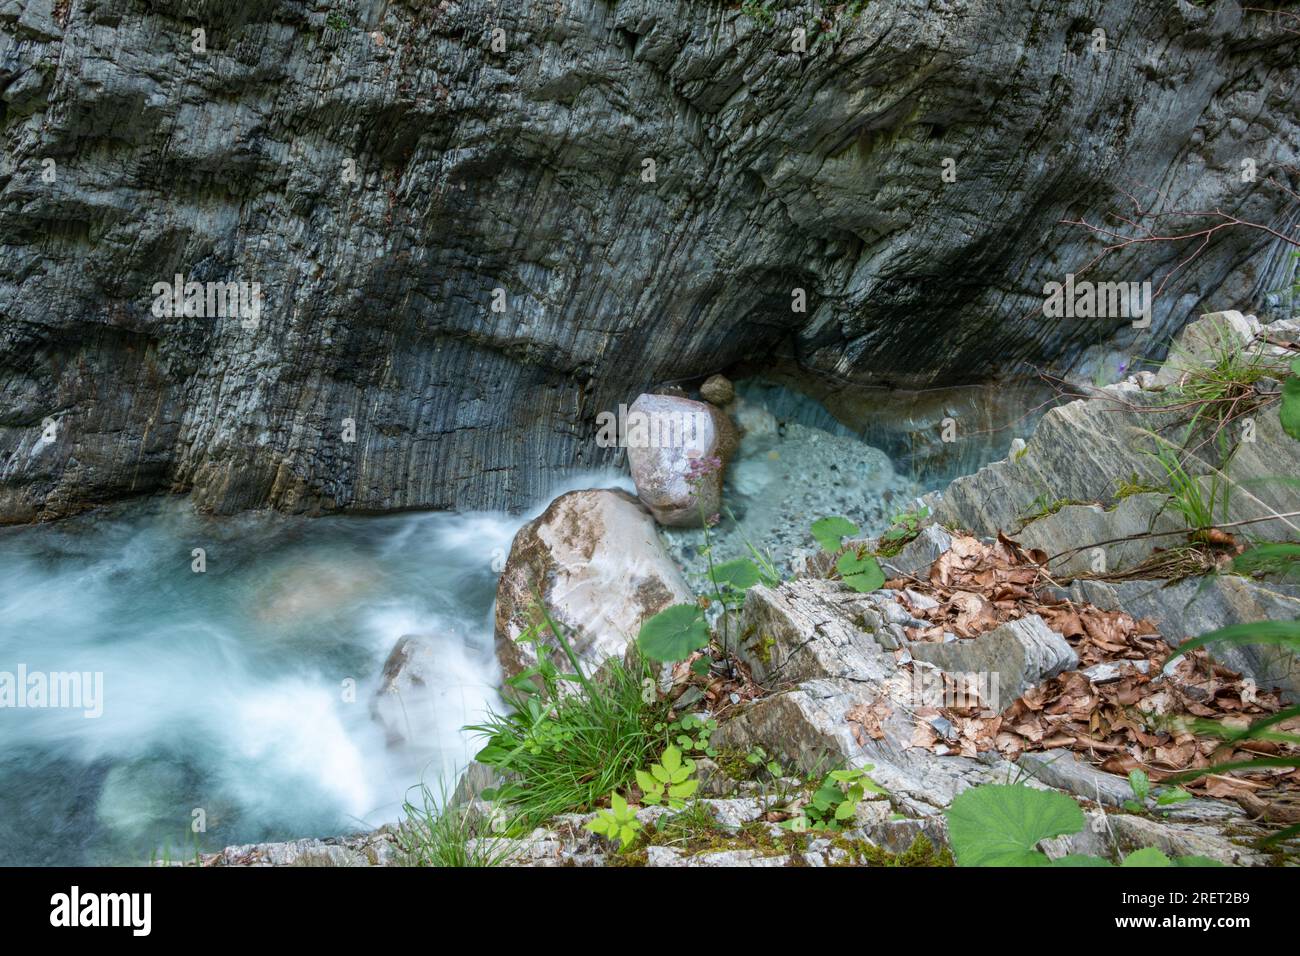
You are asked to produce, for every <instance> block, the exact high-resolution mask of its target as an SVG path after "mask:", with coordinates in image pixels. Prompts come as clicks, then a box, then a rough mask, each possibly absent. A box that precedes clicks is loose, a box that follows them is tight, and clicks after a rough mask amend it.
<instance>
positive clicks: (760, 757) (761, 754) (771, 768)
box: [745, 744, 782, 777]
mask: <svg viewBox="0 0 1300 956" xmlns="http://www.w3.org/2000/svg"><path fill="white" fill-rule="evenodd" d="M745 763H747V764H749V765H750V766H751V767H753V768H756V769H758V768H761V769H763V770H766V771H767V772H768V773H769V774H771V775H772V776H773V777H779V776H781V773H782V769H781V764H780V763H779V762H778V761H777V760H776V759H775V758H772V757H769V756H768V755H767V751H766V750H764V749H763V748H762V747H760V746H758V745H757V744H755V745H754V747H753V748H752V749H751V750H750V751H749V753H747V754H745Z"/></svg>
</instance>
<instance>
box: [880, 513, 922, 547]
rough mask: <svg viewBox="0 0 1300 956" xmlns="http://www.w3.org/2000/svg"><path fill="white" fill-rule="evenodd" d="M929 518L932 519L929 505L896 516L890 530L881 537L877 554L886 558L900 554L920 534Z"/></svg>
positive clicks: (892, 520)
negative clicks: (923, 524)
mask: <svg viewBox="0 0 1300 956" xmlns="http://www.w3.org/2000/svg"><path fill="white" fill-rule="evenodd" d="M928 517H930V508H929V506H928V505H922V506H921V507H920V508H913V509H912V510H911V511H902V512H899V513H898V514H896V515H894V517H893V518H892V519H891V520H890V527H889V529H888V530H887V531H885V533H884V534H882V535H881V536H880V541H879V542H877V544H876V553H877V554H883V555H884V556H885V557H892V556H893V555H895V554H898V552H899V551H901V550H902V549H903V546H904V545H905V544H907V542H909V541H911V540H912V539H913V538H915V537H916V536H917V535H918V534H920V532H921V524H922V523H923V522H924V521H925V519H926V518H928Z"/></svg>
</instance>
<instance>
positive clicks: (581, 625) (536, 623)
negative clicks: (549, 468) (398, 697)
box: [496, 489, 695, 677]
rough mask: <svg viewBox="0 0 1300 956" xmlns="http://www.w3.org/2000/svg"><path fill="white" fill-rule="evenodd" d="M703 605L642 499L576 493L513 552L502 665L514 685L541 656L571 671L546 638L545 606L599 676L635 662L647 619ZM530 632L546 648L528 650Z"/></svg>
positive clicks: (500, 597)
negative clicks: (608, 666)
mask: <svg viewBox="0 0 1300 956" xmlns="http://www.w3.org/2000/svg"><path fill="white" fill-rule="evenodd" d="M694 599H695V596H694V595H693V594H692V592H691V590H690V588H689V587H687V585H686V582H685V580H683V578H682V575H681V572H680V571H678V570H677V567H676V566H675V565H674V564H673V563H672V561H671V560H670V559H669V558H668V555H667V554H666V553H665V552H664V549H663V545H662V544H661V543H660V541H659V537H658V533H657V531H656V530H655V523H654V520H653V519H652V518H651V517H650V514H649V512H647V511H646V510H645V508H643V507H642V506H641V505H640V504H639V503H638V502H637V501H636V499H635V498H633V497H632V496H631V495H629V494H627V493H626V492H623V491H617V490H609V489H589V490H586V491H571V492H569V493H568V494H564V495H561V496H560V497H558V498H556V499H555V500H554V501H553V502H551V504H550V506H549V507H548V508H547V509H546V511H544V512H543V513H542V515H541V516H540V517H538V518H537V519H536V520H534V521H531V522H529V523H528V524H526V525H525V526H524V527H523V528H521V529H520V530H519V533H518V534H516V535H515V539H514V542H513V543H512V544H511V546H510V555H509V557H508V558H507V559H506V566H505V570H504V571H503V572H502V573H501V580H500V583H499V584H498V585H497V603H496V651H497V659H498V660H499V661H500V663H501V666H502V668H503V669H504V671H505V673H506V676H507V677H511V676H514V675H515V674H518V673H519V672H520V671H523V670H526V669H527V668H529V667H532V666H534V665H535V664H536V663H537V647H539V646H541V647H545V648H547V649H548V651H549V652H550V653H551V657H552V660H554V662H555V663H556V665H557V666H559V667H561V668H562V669H564V670H566V671H568V670H570V669H571V666H570V664H569V662H568V661H567V660H566V659H565V657H564V654H563V651H562V649H561V648H560V647H559V646H558V644H557V643H556V642H555V640H554V638H553V637H552V636H550V635H549V634H547V633H544V631H545V625H544V623H543V618H542V615H541V613H540V610H539V608H538V606H537V602H538V601H539V600H540V601H541V603H542V605H544V606H545V608H546V610H547V612H548V613H549V614H550V615H551V618H552V619H553V620H554V621H555V623H556V624H557V625H558V626H560V627H561V628H563V629H564V631H565V633H566V636H567V638H568V640H569V641H570V642H571V644H572V647H573V650H574V653H575V654H576V655H577V657H578V660H579V662H580V663H581V665H582V667H583V669H584V671H586V672H588V673H593V672H595V671H596V669H598V668H599V667H600V665H601V664H602V663H604V662H605V661H606V660H608V659H609V658H611V657H617V658H622V657H623V656H624V655H625V654H626V652H627V650H628V646H629V645H630V644H631V643H632V642H633V641H635V640H636V636H637V633H638V631H639V630H640V628H641V622H642V621H644V620H645V619H646V618H648V617H652V616H653V615H655V614H657V613H659V612H660V611H662V610H663V609H664V608H666V607H668V606H670V605H673V604H682V603H686V602H690V601H693V600H694ZM530 628H539V633H540V638H541V643H540V644H532V643H520V642H519V640H518V638H519V637H520V635H522V634H523V633H524V632H525V631H527V630H529V629H530Z"/></svg>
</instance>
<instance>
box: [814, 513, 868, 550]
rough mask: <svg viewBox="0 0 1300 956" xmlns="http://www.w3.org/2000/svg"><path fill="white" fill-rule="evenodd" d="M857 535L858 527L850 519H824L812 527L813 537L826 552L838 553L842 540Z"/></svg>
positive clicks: (815, 522)
mask: <svg viewBox="0 0 1300 956" xmlns="http://www.w3.org/2000/svg"><path fill="white" fill-rule="evenodd" d="M857 533H858V526H857V525H855V524H854V523H853V522H852V521H850V520H849V519H848V518H822V519H821V520H820V521H814V522H813V526H812V534H813V537H814V538H816V539H817V543H818V544H820V545H821V546H822V549H823V550H826V551H838V550H839V549H840V541H841V540H842V539H844V538H846V537H848V536H849V535H851V534H857Z"/></svg>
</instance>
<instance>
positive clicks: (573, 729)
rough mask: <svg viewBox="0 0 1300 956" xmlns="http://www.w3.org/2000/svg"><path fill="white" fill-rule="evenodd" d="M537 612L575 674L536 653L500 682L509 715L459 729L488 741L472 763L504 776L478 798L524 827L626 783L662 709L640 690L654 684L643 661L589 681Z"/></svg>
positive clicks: (645, 757) (651, 747) (651, 742)
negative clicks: (503, 683) (523, 667)
mask: <svg viewBox="0 0 1300 956" xmlns="http://www.w3.org/2000/svg"><path fill="white" fill-rule="evenodd" d="M542 614H543V616H544V618H545V626H546V627H547V628H548V630H549V631H550V633H551V634H552V635H553V637H554V638H555V639H556V640H557V641H558V642H559V644H560V646H561V647H562V648H563V650H564V652H565V654H566V656H568V658H569V660H570V662H571V664H572V666H573V670H574V673H561V672H560V671H559V669H558V668H557V667H556V666H555V665H554V664H553V663H552V662H551V660H550V657H549V655H548V654H546V653H539V655H538V664H537V665H536V666H534V667H532V668H529V669H528V670H526V671H524V672H523V673H521V674H519V675H517V676H516V677H513V678H511V679H510V680H509V681H507V685H506V686H507V698H508V700H509V702H510V703H511V705H512V707H511V710H510V711H509V713H507V714H504V715H503V714H499V713H497V712H496V711H492V712H490V713H489V715H488V718H487V719H486V720H485V721H484V722H483V723H481V724H475V725H472V726H470V727H467V728H466V729H467V730H469V731H472V732H475V733H477V734H478V735H480V736H482V737H485V738H486V739H487V743H486V745H485V746H484V747H483V749H482V750H480V751H479V753H478V755H477V757H476V759H477V760H478V761H479V762H480V763H484V764H487V765H488V766H491V767H495V768H496V769H498V770H500V771H501V772H502V774H503V776H505V778H506V782H505V783H503V784H502V785H501V786H500V787H499V788H498V789H497V790H495V791H494V792H493V791H487V792H485V793H484V798H485V799H489V800H492V799H495V800H498V801H500V802H501V803H502V804H503V805H504V806H506V807H507V808H508V809H509V811H510V812H511V814H512V815H513V818H514V821H515V823H516V824H517V825H519V826H524V827H527V826H534V825H536V824H537V823H540V822H541V821H543V820H545V819H547V818H549V817H551V816H554V815H555V814H557V813H562V812H565V811H570V810H580V809H583V808H586V807H589V806H592V805H594V804H595V802H596V801H597V800H598V799H599V798H601V797H603V796H604V795H605V794H607V793H609V792H610V791H611V790H613V789H616V788H618V787H622V786H626V785H627V784H628V783H630V782H631V781H632V779H633V777H634V773H635V771H636V769H637V768H639V767H643V766H645V765H646V763H647V762H648V761H649V760H650V759H651V758H652V757H653V756H654V753H655V750H656V747H657V743H658V739H659V738H657V737H656V736H655V735H654V734H652V733H651V731H650V728H651V727H652V726H653V724H654V723H655V722H656V721H658V720H661V719H662V716H663V713H664V705H663V704H662V703H660V702H659V701H658V700H657V699H656V698H655V696H654V695H653V694H651V695H646V694H645V693H644V688H645V686H646V684H645V682H646V681H653V678H652V677H651V675H650V672H649V669H648V668H647V667H646V665H645V664H644V662H642V661H641V660H639V659H638V660H636V661H635V662H633V663H632V664H630V665H628V664H624V663H623V662H621V661H618V660H612V661H610V662H609V663H608V664H606V665H605V666H604V667H603V668H602V671H601V677H600V679H599V680H598V681H596V682H594V683H593V681H590V680H588V679H587V678H586V677H584V676H583V675H582V672H581V669H580V668H579V667H578V663H577V659H576V658H575V657H574V656H573V651H572V648H571V647H570V646H569V642H568V639H567V638H566V637H565V636H564V634H563V633H562V631H561V630H560V628H558V627H557V626H556V625H555V622H554V621H553V620H551V619H550V617H549V615H546V614H545V611H543V612H542ZM525 638H527V639H531V640H537V639H538V638H537V637H536V635H524V636H521V640H522V639H525ZM650 686H651V687H652V686H653V683H651V684H650Z"/></svg>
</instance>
